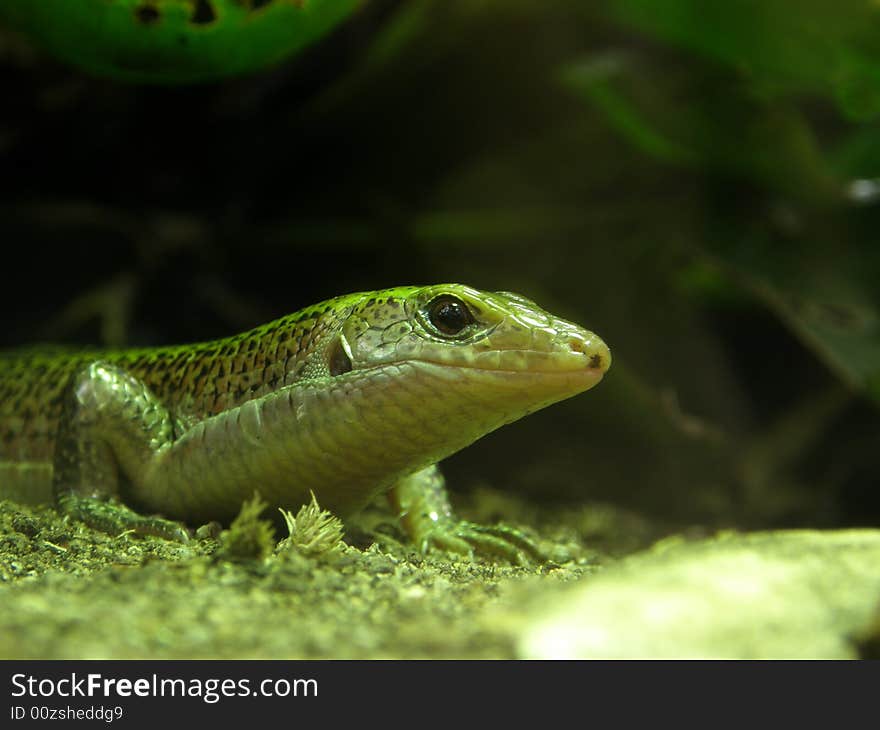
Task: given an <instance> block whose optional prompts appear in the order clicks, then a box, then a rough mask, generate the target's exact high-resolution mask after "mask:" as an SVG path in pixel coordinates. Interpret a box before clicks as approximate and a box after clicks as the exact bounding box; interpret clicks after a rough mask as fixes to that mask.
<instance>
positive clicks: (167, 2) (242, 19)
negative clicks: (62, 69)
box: [0, 0, 361, 83]
mask: <svg viewBox="0 0 880 730" xmlns="http://www.w3.org/2000/svg"><path fill="white" fill-rule="evenodd" d="M360 4H361V3H360V1H359V0H2V2H0V23H2V24H3V25H6V26H8V27H11V28H13V29H15V30H18V31H21V32H23V33H24V34H25V35H27V36H29V37H31V38H33V39H34V40H35V41H36V42H38V43H39V44H40V45H41V46H43V47H44V48H45V49H46V50H48V51H49V52H51V53H53V54H54V55H56V56H57V57H59V58H60V59H62V60H64V61H67V62H69V63H71V64H74V65H76V66H79V67H81V68H83V69H85V70H87V71H90V72H92V73H95V74H100V75H106V76H114V77H117V78H123V79H127V80H131V81H145V82H151V83H186V82H192V81H203V80H207V79H214V78H220V77H224V76H231V75H234V74H241V73H246V72H249V71H255V70H257V69H260V68H262V67H264V66H266V65H269V64H271V63H274V62H277V61H279V60H281V59H283V58H284V57H286V56H288V55H290V54H292V53H294V52H296V51H298V50H300V49H301V48H303V47H305V46H306V45H308V44H309V43H311V42H313V41H314V40H316V39H317V38H319V37H320V36H322V35H323V34H325V33H326V32H327V31H329V30H330V29H331V28H333V27H334V26H336V25H337V24H338V23H339V22H341V21H342V20H343V19H345V18H346V17H347V16H348V15H349V14H350V13H351V12H352V11H353V10H354V9H355V8H356V7H357V6H358V5H360Z"/></svg>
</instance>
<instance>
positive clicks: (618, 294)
mask: <svg viewBox="0 0 880 730" xmlns="http://www.w3.org/2000/svg"><path fill="white" fill-rule="evenodd" d="M716 6H717V7H716ZM878 18H880V10H878V9H876V8H873V9H872V8H871V7H869V6H868V4H866V3H855V2H843V3H839V4H834V8H833V9H832V8H831V7H830V6H829V4H827V3H823V2H818V1H817V0H815V1H812V2H806V3H805V2H799V3H794V2H792V3H775V4H773V5H772V7H770V8H768V7H767V4H765V3H757V2H744V1H741V2H731V3H723V4H714V3H713V4H708V3H704V2H697V1H696V0H692V1H688V0H662V1H660V0H658V2H636V1H635V0H631V1H627V0H617V1H609V2H600V3H587V2H583V0H552V1H550V2H543V3H535V2H525V1H520V0H486V1H484V2H474V1H473V0H397V1H395V0H370V1H369V2H366V3H364V6H363V7H362V8H361V9H360V10H359V11H358V12H357V13H356V14H355V15H354V16H353V17H352V18H350V19H349V21H348V22H346V23H345V24H343V25H342V26H340V27H339V28H337V29H336V31H334V33H333V34H331V35H330V36H329V37H327V38H325V39H324V40H322V41H321V42H319V43H318V44H316V45H315V46H313V47H312V48H310V49H308V50H307V51H305V52H304V53H302V54H300V55H299V56H297V57H296V58H294V59H291V60H289V61H287V62H285V63H284V64H282V65H280V66H277V67H275V68H273V69H270V70H268V71H266V72H264V73H260V74H256V75H252V76H248V77H244V78H238V79H233V80H229V81H223V82H217V83H211V84H203V85H196V86H180V87H172V88H163V87H157V86H137V85H125V84H122V83H117V82H114V81H113V80H105V79H96V78H91V77H88V76H86V75H84V74H82V73H80V72H79V71H77V70H75V69H71V68H68V67H66V66H62V65H61V64H59V63H58V62H56V61H54V60H53V59H52V58H51V57H50V56H49V55H47V54H44V53H43V52H42V51H41V50H40V49H39V48H38V47H36V46H34V45H31V43H30V42H29V41H28V39H26V38H24V37H22V36H19V35H16V34H15V33H13V32H11V31H8V30H7V31H0V84H2V89H3V100H2V102H0V171H2V174H0V242H2V244H0V245H2V251H3V258H2V261H0V272H2V286H0V345H2V346H4V347H12V346H17V345H21V344H26V343H33V342H45V341H53V342H70V343H89V344H112V345H128V344H160V343H170V342H186V341H192V340H201V339H207V338H210V337H215V336H223V335H226V334H230V333H232V332H235V331H238V330H241V329H244V328H247V327H250V326H253V325H255V324H257V323H260V322H263V321H266V320H268V319H270V318H272V317H275V316H279V315H281V314H283V313H287V312H290V311H293V310H296V309H298V308H300V307H302V306H305V305H307V304H311V303H313V302H316V301H319V300H321V299H324V298H327V297H330V296H333V295H336V294H340V293H344V292H348V291H356V290H361V289H374V288H382V287H385V286H391V285H397V284H408V283H433V282H441V281H461V282H464V283H469V284H472V285H474V286H477V287H479V288H485V289H506V290H512V291H518V292H520V293H523V294H525V295H526V296H529V297H530V298H533V299H535V300H536V301H538V302H539V303H540V304H542V305H543V306H545V307H546V308H547V309H549V310H551V311H553V312H554V313H557V314H560V315H562V316H565V317H568V318H570V319H572V320H574V321H577V322H578V323H580V324H583V325H585V326H587V327H588V328H591V329H594V330H595V331H596V332H598V333H600V334H601V335H602V336H603V338H605V339H606V341H607V342H608V343H609V345H610V347H611V348H612V352H613V354H614V365H613V367H612V370H611V371H610V373H609V375H608V376H607V378H606V380H605V381H604V382H603V383H602V384H601V385H600V386H599V387H598V388H597V389H596V390H595V391H592V392H590V393H588V394H586V395H583V396H580V397H578V398H575V399H573V400H571V401H568V402H565V403H563V404H559V405H557V406H554V407H552V408H550V409H548V410H546V411H543V412H541V413H538V414H535V415H533V416H530V417H529V418H527V419H525V420H524V421H523V422H521V423H519V424H516V425H515V426H512V427H509V428H506V429H503V430H502V431H500V432H498V433H497V434H494V435H492V436H490V437H488V438H486V439H485V440H484V441H482V442H481V443H479V444H478V445H476V446H474V447H472V448H470V449H468V450H466V451H465V452H462V453H461V454H459V455H457V456H456V457H454V458H453V459H451V460H450V461H451V463H450V464H449V467H448V469H447V471H448V472H449V474H450V476H451V480H452V482H453V485H454V487H455V488H457V489H459V490H468V489H472V488H473V487H475V486H479V485H490V486H493V487H495V488H497V489H503V490H511V491H513V492H515V493H517V494H523V495H526V496H528V497H529V498H532V499H535V500H548V501H554V502H562V503H573V504H579V503H582V502H591V503H592V502H608V503H612V504H614V505H616V506H619V507H623V508H627V509H631V510H636V511H639V512H641V513H643V514H647V515H650V516H652V517H654V518H656V519H658V520H668V521H673V522H678V523H697V522H699V523H703V524H707V525H712V526H738V527H743V528H756V527H767V526H817V525H818V526H834V525H870V524H873V525H876V524H877V522H878V519H880V491H878V488H877V479H878V471H880V470H878V459H877V453H878V448H877V447H878V445H880V443H878V418H877V411H876V405H875V401H876V399H877V397H880V325H878V310H877V304H878V296H877V291H878V284H877V282H878V281H880V279H878V276H877V274H878V269H880V252H878V245H877V241H876V238H877V231H878V230H880V215H878V205H877V199H878V194H880V183H878V182H875V177H880V172H878V170H880V131H878V127H877V119H878V116H880V83H878V82H877V80H876V79H878V78H880V40H878V39H880V33H878V31H880V27H878V24H880V20H878Z"/></svg>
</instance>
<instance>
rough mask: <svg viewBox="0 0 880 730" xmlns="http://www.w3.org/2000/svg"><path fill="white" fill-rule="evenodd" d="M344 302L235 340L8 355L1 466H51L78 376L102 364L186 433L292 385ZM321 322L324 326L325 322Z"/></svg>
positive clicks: (0, 408) (0, 387)
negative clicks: (120, 373) (143, 388)
mask: <svg viewBox="0 0 880 730" xmlns="http://www.w3.org/2000/svg"><path fill="white" fill-rule="evenodd" d="M343 299H344V298H340V299H337V300H331V301H328V302H325V303H323V304H322V305H319V307H317V308H315V307H310V308H307V309H304V310H302V311H300V312H297V313H295V314H290V315H287V316H285V317H282V318H280V319H277V320H275V321H273V322H270V323H268V324H264V325H261V326H259V327H257V328H255V329H253V330H250V331H248V332H245V333H242V334H239V335H235V336H233V337H229V338H225V339H221V340H215V341H211V342H205V343H200V344H197V345H181V346H174V347H161V348H155V349H136V350H89V351H85V352H83V351H76V350H71V351H66V350H64V349H59V348H49V349H46V350H43V351H41V350H40V349H37V348H34V349H28V350H23V351H21V352H15V351H13V352H9V353H5V354H4V355H2V356H0V461H2V460H9V461H51V458H52V454H53V449H54V438H55V434H56V432H57V430H58V423H59V419H60V418H61V412H62V409H63V406H64V398H65V395H66V391H67V389H68V388H69V387H70V383H71V382H72V380H73V378H74V377H75V376H76V374H77V373H78V372H79V371H80V370H81V369H82V368H84V367H86V366H87V365H88V364H89V363H92V362H94V361H96V360H102V361H106V362H109V363H112V364H114V365H117V366H119V367H121V368H123V369H124V370H126V371H127V372H129V373H131V374H132V375H133V376H135V377H136V378H139V379H140V380H142V381H143V382H144V383H146V385H147V386H148V387H149V388H150V390H151V391H152V392H153V393H154V394H155V395H156V396H157V397H158V398H159V399H160V400H161V401H162V402H163V403H164V404H165V405H166V407H168V409H169V410H170V411H171V413H172V414H173V416H174V417H175V418H176V419H177V420H178V421H180V423H181V424H182V427H189V426H191V425H192V424H194V423H197V422H198V421H201V420H202V419H204V418H206V417H208V416H212V415H216V414H218V413H220V412H222V411H224V410H228V409H230V408H232V407H234V406H237V405H240V404H241V403H244V402H245V401H248V400H250V399H252V398H257V397H260V396H262V395H265V394H266V393H268V392H271V391H273V390H276V389H277V388H279V387H282V386H284V385H288V384H290V383H292V382H294V381H295V380H297V379H298V378H300V377H302V375H303V373H302V370H301V366H302V365H303V364H304V363H305V362H306V359H307V356H308V355H309V354H310V353H311V352H312V351H313V349H314V347H315V345H316V343H318V342H320V341H321V339H322V337H323V336H325V335H326V333H327V332H328V331H329V330H330V329H332V328H333V326H334V325H335V324H337V318H336V317H334V314H337V315H339V316H342V315H343V314H344V311H345V307H344V304H343V306H342V309H339V308H338V305H339V303H340V300H343ZM319 317H320V318H321V321H320V323H318V324H317V326H316V320H317V318H319Z"/></svg>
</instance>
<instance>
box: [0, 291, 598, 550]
mask: <svg viewBox="0 0 880 730" xmlns="http://www.w3.org/2000/svg"><path fill="white" fill-rule="evenodd" d="M610 362H611V357H610V353H609V351H608V348H607V347H606V345H605V343H604V342H602V340H601V339H600V338H599V337H598V336H596V335H595V334H593V333H592V332H588V331H587V330H584V329H582V328H581V327H578V326H577V325H574V324H572V323H570V322H567V321H565V320H562V319H559V318H557V317H554V316H552V315H550V314H548V313H547V312H545V311H543V310H541V309H540V308H539V307H538V306H537V305H535V304H534V303H533V302H531V301H529V300H527V299H524V298H523V297H520V296H518V295H515V294H509V293H505V292H496V293H490V292H481V291H478V290H475V289H472V288H470V287H467V286H463V285H460V284H443V285H436V286H428V287H398V288H394V289H385V290H382V291H375V292H365V293H358V294H351V295H347V296H342V297H338V298H336V299H331V300H329V301H326V302H322V303H321V304H317V305H315V306H312V307H308V308H306V309H304V310H302V311H300V312H297V313H295V314H291V315H288V316H286V317H282V318H281V319H279V320H276V321H274V322H271V323H269V324H266V325H263V326H262V327H258V328H256V329H254V330H251V331H249V332H245V333H243V334H240V335H237V336H234V337H230V338H227V339H222V340H217V341H213V342H206V343H202V344H196V345H187V346H181V347H166V348H158V349H144V350H125V351H96V352H89V353H66V352H56V353H49V354H39V353H32V354H28V353H19V354H16V353H11V354H9V355H6V356H4V357H2V358H0V496H2V495H3V494H4V493H5V494H6V495H7V496H11V497H13V498H15V499H18V500H20V501H30V502H34V501H46V500H48V499H50V498H52V496H53V495H54V497H55V498H57V499H59V500H61V501H62V503H63V504H67V505H68V507H69V508H70V509H71V511H73V512H74V513H75V514H77V515H79V516H82V517H84V518H85V519H87V520H89V521H92V522H98V523H99V522H101V520H102V519H103V516H102V515H103V513H102V512H100V511H97V508H96V507H95V504H96V502H95V500H93V499H92V498H93V497H104V498H106V497H115V498H118V499H120V500H122V501H123V502H125V503H127V504H129V505H131V506H133V507H136V508H137V509H139V510H143V511H147V512H151V513H161V514H162V515H164V517H166V518H171V519H174V520H184V521H187V522H191V523H192V522H198V521H205V520H220V521H227V520H229V519H230V518H231V517H233V516H234V515H235V514H236V513H237V512H238V510H239V508H240V506H241V503H242V501H243V500H245V499H248V498H250V497H251V496H252V495H253V493H254V491H255V490H257V491H259V493H260V494H261V496H262V497H263V498H264V499H266V500H267V501H268V502H269V503H270V504H273V505H278V506H281V507H285V508H291V507H295V506H296V505H299V504H304V503H306V502H307V501H308V500H309V493H310V491H313V492H314V494H315V496H316V497H317V499H318V501H319V503H320V504H321V505H322V506H324V507H325V508H328V509H330V510H332V511H334V512H336V513H338V514H341V515H346V514H349V513H351V512H353V511H356V510H358V509H360V508H361V507H363V506H364V505H365V504H366V503H367V502H369V501H370V500H372V499H373V498H374V497H375V496H376V495H377V494H379V493H382V492H389V491H390V492H391V494H390V497H391V502H392V504H393V505H394V506H395V508H396V509H397V510H398V511H399V513H400V515H401V516H402V517H403V524H404V526H405V527H406V528H407V530H408V531H409V532H410V534H411V536H412V537H413V538H414V539H415V540H416V541H417V542H418V543H419V544H420V545H421V546H422V547H423V548H424V547H427V546H429V545H430V544H435V545H438V546H440V547H444V548H448V549H453V550H460V551H467V550H468V549H469V548H468V547H467V545H468V544H470V545H473V544H478V543H481V542H483V540H482V539H481V538H480V537H479V536H475V533H478V532H480V528H476V527H475V526H472V525H471V526H467V527H466V528H465V527H462V525H463V524H464V523H459V522H458V521H456V520H454V518H453V517H452V515H451V510H450V509H449V507H448V502H447V501H446V496H445V491H444V490H443V485H442V480H441V478H440V477H439V473H438V472H437V471H436V469H435V468H434V467H433V465H434V464H435V463H436V462H437V461H439V460H441V459H443V458H445V457H447V456H449V455H450V454H452V453H454V452H456V451H458V450H459V449H462V448H464V447H465V446H467V445H469V444H471V443H472V442H474V441H475V440H477V439H478V438H480V437H481V436H483V435H485V434H487V433H489V432H490V431H493V430H494V429H496V428H498V427H499V426H502V425H504V424H506V423H510V422H511V421H515V420H516V419H518V418H521V417H522V416H524V415H526V414H528V413H531V412H533V411H535V410H538V409H539V408H543V407H544V406H547V405H549V404H551V403H554V402H556V401H559V400H562V399H563V398H568V397H569V396H572V395H575V394H577V393H580V392H582V391H584V390H587V389H588V388H590V387H592V386H593V385H595V384H596V383H598V382H599V380H600V379H601V378H602V375H603V374H604V373H605V371H606V370H607V368H608V367H609V365H610ZM71 505H72V506H71ZM108 519H109V518H108ZM139 519H140V520H141V521H139ZM126 526H128V527H133V528H134V529H139V530H140V531H142V532H157V533H159V534H165V535H168V534H171V533H173V532H174V529H173V528H172V527H169V524H168V523H165V522H164V521H157V520H153V521H150V518H138V516H137V515H134V513H132V514H131V515H128V516H127V517H126V518H125V520H123V521H121V522H119V521H116V522H113V520H112V519H111V524H110V525H109V527H110V528H118V527H126ZM496 537H498V535H496ZM499 539H500V540H501V541H502V542H504V541H506V542H513V543H515V542H516V539H517V538H516V536H515V535H514V534H513V533H506V534H502V535H500V538H499ZM489 542H491V539H490V540H489ZM496 547H498V546H497V545H496ZM502 551H503V550H502Z"/></svg>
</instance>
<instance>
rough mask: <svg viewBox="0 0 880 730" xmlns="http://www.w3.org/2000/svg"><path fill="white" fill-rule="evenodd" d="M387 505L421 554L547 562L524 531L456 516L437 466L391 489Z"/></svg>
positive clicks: (420, 472) (425, 469)
mask: <svg viewBox="0 0 880 730" xmlns="http://www.w3.org/2000/svg"><path fill="white" fill-rule="evenodd" d="M388 501H389V503H390V504H391V508H392V510H394V513H395V514H396V515H397V516H398V518H399V519H400V524H401V526H402V527H403V529H404V531H405V532H406V533H407V535H408V536H409V538H410V539H411V540H412V541H413V542H414V543H415V544H416V546H418V548H419V549H420V550H421V551H422V552H427V551H428V550H430V549H431V548H437V549H440V550H446V551H448V552H452V553H460V554H464V555H468V556H473V553H474V551H476V552H479V553H486V554H490V555H496V556H499V557H502V558H504V559H506V560H510V561H511V562H515V563H518V564H520V565H524V564H526V563H527V562H528V560H529V559H531V560H537V561H539V562H541V561H544V560H546V559H547V556H546V555H544V554H543V553H542V552H541V550H540V549H539V548H538V547H537V545H535V544H534V542H532V540H531V539H530V538H529V537H528V536H526V535H525V534H524V533H522V532H521V531H519V530H517V529H516V528H514V527H509V526H507V525H492V526H489V525H479V524H477V523H474V522H467V521H466V520H461V519H459V518H458V517H456V516H455V514H454V512H453V511H452V506H451V505H450V503H449V495H448V493H447V491H446V480H445V479H444V478H443V474H442V473H441V472H440V469H439V468H438V467H437V465H436V464H432V465H431V466H428V467H426V468H424V469H421V470H420V471H417V472H414V473H413V474H409V475H407V476H405V477H403V478H402V479H400V480H398V482H397V483H396V484H395V485H394V486H393V487H392V488H391V490H390V491H389V492H388Z"/></svg>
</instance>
